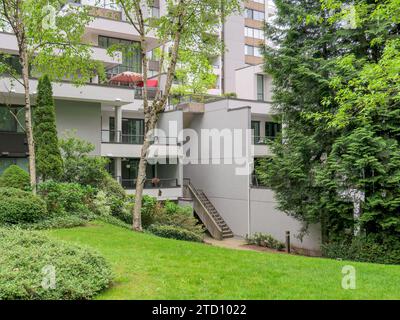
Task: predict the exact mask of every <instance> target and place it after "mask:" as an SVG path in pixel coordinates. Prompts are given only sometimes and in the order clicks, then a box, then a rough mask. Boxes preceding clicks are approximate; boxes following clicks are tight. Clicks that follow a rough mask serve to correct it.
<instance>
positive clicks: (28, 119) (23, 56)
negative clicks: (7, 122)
mask: <svg viewBox="0 0 400 320" xmlns="http://www.w3.org/2000/svg"><path fill="white" fill-rule="evenodd" d="M20 61H21V64H22V78H23V83H24V98H25V131H26V138H27V140H28V152H29V175H30V179H31V186H32V191H33V193H36V157H35V142H34V139H33V131H32V109H31V99H30V96H29V94H30V89H29V61H28V54H27V51H26V46H25V45H24V44H23V45H22V46H21V50H20Z"/></svg>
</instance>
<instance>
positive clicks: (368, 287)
mask: <svg viewBox="0 0 400 320" xmlns="http://www.w3.org/2000/svg"><path fill="white" fill-rule="evenodd" d="M46 233H48V234H49V235H50V236H51V237H54V238H57V239H63V240H66V241H68V242H74V243H79V244H83V245H87V246H89V247H92V248H95V249H97V250H98V251H99V252H100V253H102V254H103V255H104V256H105V258H106V259H107V260H108V261H109V262H110V263H111V264H112V267H113V270H114V273H115V280H114V281H115V283H114V284H113V286H112V287H111V288H110V289H108V290H106V291H105V292H104V293H102V294H101V295H100V296H98V299H399V298H400V266H387V265H378V264H368V263H356V262H345V261H336V260H329V259H322V258H308V257H301V256H292V255H285V254H273V253H264V252H252V251H240V250H232V249H225V248H218V247H213V246H210V245H205V244H197V243H189V242H184V241H177V240H170V239H163V238H158V237H155V236H152V235H149V234H140V233H134V232H131V231H130V230H126V229H123V228H120V227H116V226H112V225H109V224H105V223H101V222H98V223H95V224H94V225H91V226H89V227H80V228H74V229H61V230H51V231H46ZM345 265H352V266H354V267H355V269H356V277H357V278H356V279H357V281H356V289H355V290H344V289H342V287H341V281H342V277H343V275H342V273H341V270H342V267H343V266H345Z"/></svg>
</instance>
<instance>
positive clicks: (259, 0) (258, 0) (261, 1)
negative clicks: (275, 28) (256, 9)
mask: <svg viewBox="0 0 400 320" xmlns="http://www.w3.org/2000/svg"><path fill="white" fill-rule="evenodd" d="M252 1H254V2H257V3H262V4H264V3H265V0H252Z"/></svg>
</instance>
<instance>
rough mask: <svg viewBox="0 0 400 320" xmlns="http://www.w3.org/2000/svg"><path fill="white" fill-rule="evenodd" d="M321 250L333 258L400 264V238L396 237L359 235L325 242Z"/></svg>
mask: <svg viewBox="0 0 400 320" xmlns="http://www.w3.org/2000/svg"><path fill="white" fill-rule="evenodd" d="M321 251H322V255H323V256H325V257H327V258H333V259H343V260H352V261H361V262H374V263H382V264H400V240H399V239H398V238H396V237H386V238H384V239H382V238H378V237H376V236H374V235H369V236H359V237H355V238H353V239H352V240H350V241H346V240H344V241H337V242H331V243H328V244H324V245H322V246H321Z"/></svg>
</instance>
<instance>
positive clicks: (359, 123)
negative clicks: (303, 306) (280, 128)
mask: <svg viewBox="0 0 400 320" xmlns="http://www.w3.org/2000/svg"><path fill="white" fill-rule="evenodd" d="M275 3H276V5H277V9H278V15H277V20H276V21H275V24H274V25H268V26H267V35H268V36H269V37H271V39H272V40H274V41H275V44H277V46H276V47H269V48H267V49H266V53H265V58H266V62H265V64H266V71H267V72H268V73H270V74H272V76H273V79H274V86H275V87H274V102H275V107H276V109H277V110H278V112H280V113H282V115H283V119H284V122H285V124H286V126H285V129H284V132H283V135H284V139H283V140H276V141H275V143H274V144H273V151H274V153H275V157H273V158H272V159H271V160H270V161H264V162H263V163H262V165H261V167H259V168H258V170H257V171H258V173H259V174H260V175H261V177H262V180H263V182H264V183H266V184H268V185H270V186H271V188H272V189H273V190H274V191H275V192H276V194H277V199H278V203H279V208H281V209H282V210H283V211H285V212H287V213H288V214H289V215H292V216H294V217H296V218H298V219H299V220H301V221H304V222H305V223H306V224H308V223H316V222H320V223H321V225H322V232H323V234H322V236H323V241H324V242H325V241H328V240H332V239H337V238H343V237H346V236H347V235H348V234H350V235H352V234H353V232H354V231H356V230H357V229H358V227H360V226H361V227H362V229H363V230H364V231H367V232H383V230H384V229H385V228H386V229H385V230H386V231H384V232H388V233H389V232H394V230H395V229H396V228H398V222H399V221H398V219H395V213H396V212H398V210H399V208H398V205H397V203H398V199H399V197H398V196H399V195H398V194H397V191H396V190H395V187H394V186H395V185H396V184H397V183H398V182H397V181H398V177H397V176H398V170H399V167H398V164H399V163H398V150H399V149H398V146H397V143H398V130H399V129H398V128H399V118H398V114H399V111H398V108H397V107H396V105H397V101H398V83H399V82H398V62H399V61H398V44H396V42H397V41H398V36H399V30H400V28H399V22H398V16H399V15H398V14H396V12H398V11H397V10H398V6H396V5H395V3H398V1H397V0H393V1H378V2H376V1H365V0H363V1H361V0H360V1H331V0H329V1H328V0H326V1H321V2H317V1H307V0H304V1H303V0H276V1H275ZM349 13H351V15H350V17H349ZM396 19H397V20H396ZM395 39H396V40H395ZM352 192H353V193H358V194H362V195H365V201H364V202H362V204H361V211H362V216H361V218H360V219H357V218H356V217H355V215H354V207H355V201H354V200H353V199H351V197H349V194H350V193H352ZM352 231H353V232H352Z"/></svg>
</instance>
